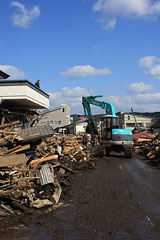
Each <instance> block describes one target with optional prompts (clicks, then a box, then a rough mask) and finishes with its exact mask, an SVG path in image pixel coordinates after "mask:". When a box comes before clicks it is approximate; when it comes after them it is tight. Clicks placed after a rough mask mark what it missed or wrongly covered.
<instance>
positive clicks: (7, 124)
mask: <svg viewBox="0 0 160 240" xmlns="http://www.w3.org/2000/svg"><path fill="white" fill-rule="evenodd" d="M20 123H21V122H20V121H14V122H11V123H6V124H2V125H0V128H6V127H11V126H14V125H18V124H20Z"/></svg>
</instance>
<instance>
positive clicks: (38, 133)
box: [20, 125, 54, 140]
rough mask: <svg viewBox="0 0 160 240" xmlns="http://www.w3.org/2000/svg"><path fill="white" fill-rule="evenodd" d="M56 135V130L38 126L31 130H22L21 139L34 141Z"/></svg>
mask: <svg viewBox="0 0 160 240" xmlns="http://www.w3.org/2000/svg"><path fill="white" fill-rule="evenodd" d="M53 134H54V130H53V128H52V127H51V126H49V125H38V126H35V127H31V128H25V129H22V132H21V135H20V136H21V137H22V138H23V140H27V139H32V138H38V137H39V138H40V137H47V136H52V135H53Z"/></svg>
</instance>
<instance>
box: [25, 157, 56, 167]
mask: <svg viewBox="0 0 160 240" xmlns="http://www.w3.org/2000/svg"><path fill="white" fill-rule="evenodd" d="M57 159H58V155H52V156H48V157H43V158H38V159H34V160H32V161H31V162H30V163H29V164H30V165H33V164H36V163H41V162H45V161H49V160H57Z"/></svg>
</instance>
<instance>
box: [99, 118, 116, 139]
mask: <svg viewBox="0 0 160 240" xmlns="http://www.w3.org/2000/svg"><path fill="white" fill-rule="evenodd" d="M118 128H119V118H118V117H117V116H113V115H104V116H103V117H102V119H101V138H102V139H106V140H111V139H112V129H118Z"/></svg>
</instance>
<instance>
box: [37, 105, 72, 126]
mask: <svg viewBox="0 0 160 240" xmlns="http://www.w3.org/2000/svg"><path fill="white" fill-rule="evenodd" d="M39 124H40V125H43V124H49V125H50V126H52V127H53V128H54V129H55V128H57V127H62V126H65V125H68V124H70V108H69V106H67V105H66V104H62V105H61V106H60V107H59V108H56V109H53V110H50V111H47V112H46V113H45V114H44V113H43V115H42V117H41V118H40V120H39Z"/></svg>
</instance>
